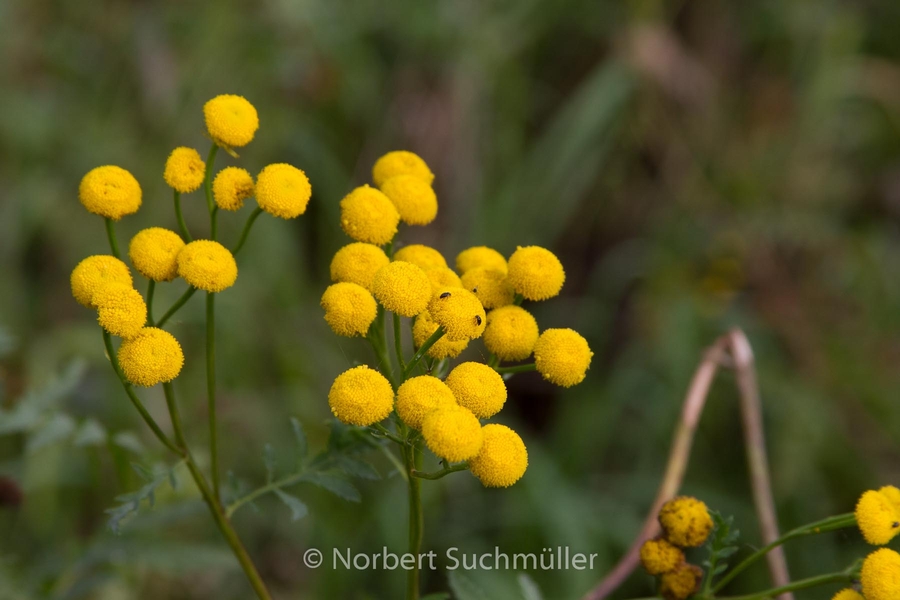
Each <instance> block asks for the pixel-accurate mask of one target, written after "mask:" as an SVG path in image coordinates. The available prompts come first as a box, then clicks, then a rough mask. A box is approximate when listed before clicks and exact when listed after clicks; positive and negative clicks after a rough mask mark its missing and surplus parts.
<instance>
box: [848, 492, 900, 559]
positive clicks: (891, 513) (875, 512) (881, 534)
mask: <svg viewBox="0 0 900 600" xmlns="http://www.w3.org/2000/svg"><path fill="white" fill-rule="evenodd" d="M856 523H857V524H858V525H859V530H860V531H861V532H862V534H863V537H864V538H866V541H867V542H868V543H870V544H872V545H874V546H883V545H884V544H887V543H888V542H890V541H891V540H892V539H894V537H895V536H896V535H897V534H898V533H900V514H898V513H897V511H896V509H895V508H894V505H893V504H891V501H890V500H888V497H887V496H886V495H885V494H883V493H881V492H876V491H875V490H869V491H867V492H865V493H864V494H863V495H862V496H860V498H859V502H857V503H856Z"/></svg>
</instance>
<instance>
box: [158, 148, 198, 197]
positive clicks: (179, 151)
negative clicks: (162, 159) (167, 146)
mask: <svg viewBox="0 0 900 600" xmlns="http://www.w3.org/2000/svg"><path fill="white" fill-rule="evenodd" d="M205 175H206V163H204V162H203V159H202V158H200V153H199V152H197V151H196V150H194V149H193V148H186V147H184V146H182V147H180V148H175V149H174V150H172V154H170V155H169V158H168V160H166V168H165V170H164V171H163V179H165V180H166V183H167V184H169V187H170V188H172V189H173V190H175V191H176V192H181V193H182V194H188V193H190V192H193V191H196V190H198V189H200V186H201V185H203V178H204V176H205Z"/></svg>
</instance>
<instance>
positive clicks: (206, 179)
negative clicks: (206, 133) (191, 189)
mask: <svg viewBox="0 0 900 600" xmlns="http://www.w3.org/2000/svg"><path fill="white" fill-rule="evenodd" d="M218 151H219V147H218V146H217V145H216V143H215V142H213V144H212V146H211V147H210V149H209V156H208V157H207V158H206V172H205V173H204V175H203V189H204V190H205V191H206V206H207V208H209V236H210V239H211V240H215V239H216V234H217V231H216V212H217V209H218V207H217V206H216V202H215V200H213V193H212V171H213V165H214V164H215V162H216V153H217V152H218Z"/></svg>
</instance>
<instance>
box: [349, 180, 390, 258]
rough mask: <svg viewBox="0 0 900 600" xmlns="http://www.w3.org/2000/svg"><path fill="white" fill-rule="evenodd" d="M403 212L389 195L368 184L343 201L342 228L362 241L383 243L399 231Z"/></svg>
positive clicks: (351, 193)
mask: <svg viewBox="0 0 900 600" xmlns="http://www.w3.org/2000/svg"><path fill="white" fill-rule="evenodd" d="M398 223H400V213H398V212H397V208H396V207H395V206H394V205H393V204H392V203H391V201H390V200H388V197H387V196H385V195H384V194H382V193H381V192H379V191H378V190H376V189H375V188H372V187H369V186H367V185H364V186H361V187H358V188H356V189H355V190H353V191H352V192H350V193H349V194H347V195H346V196H344V199H343V200H341V228H343V230H344V233H346V234H347V235H349V236H350V237H352V238H353V239H354V240H356V241H359V242H369V243H370V244H376V245H378V246H382V245H384V244H387V243H388V242H390V241H391V240H392V239H394V235H395V234H396V233H397V224H398Z"/></svg>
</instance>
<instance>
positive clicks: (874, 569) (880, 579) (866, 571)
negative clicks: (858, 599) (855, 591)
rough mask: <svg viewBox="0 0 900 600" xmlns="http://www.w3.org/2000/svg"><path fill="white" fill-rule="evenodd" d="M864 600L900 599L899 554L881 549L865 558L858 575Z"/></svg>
mask: <svg viewBox="0 0 900 600" xmlns="http://www.w3.org/2000/svg"><path fill="white" fill-rule="evenodd" d="M859 579H860V583H862V593H863V596H865V598H866V600H897V598H900V554H897V553H896V552H895V551H893V550H889V549H888V548H881V549H880V550H876V551H875V552H873V553H872V554H870V555H869V556H867V557H866V560H865V561H863V566H862V573H861V575H860V578H859Z"/></svg>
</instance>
